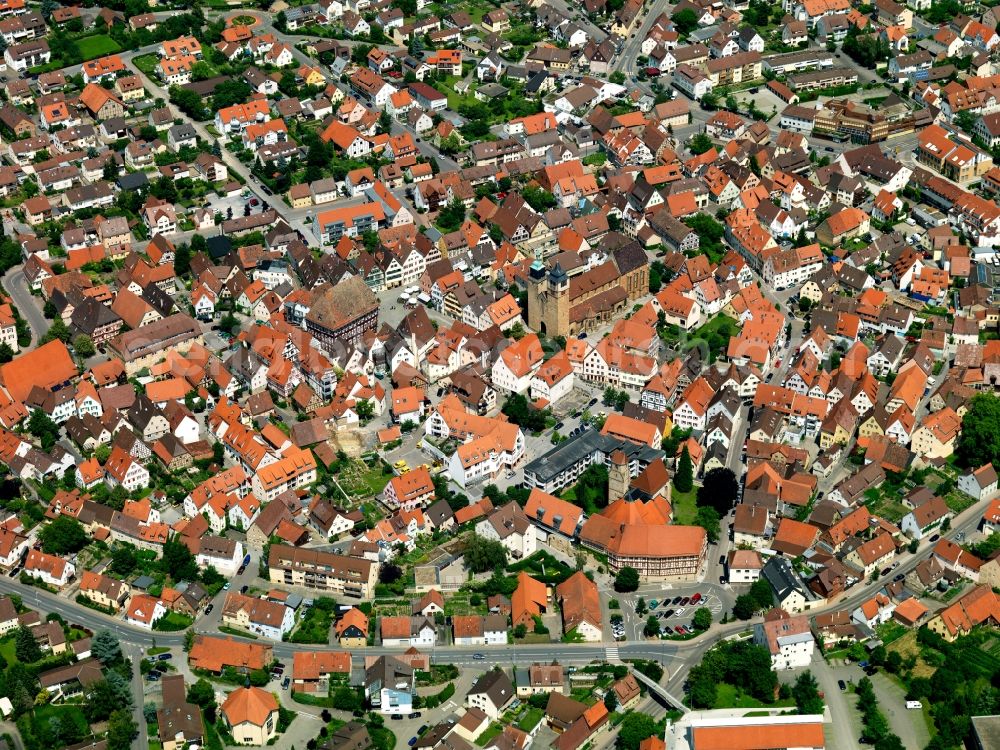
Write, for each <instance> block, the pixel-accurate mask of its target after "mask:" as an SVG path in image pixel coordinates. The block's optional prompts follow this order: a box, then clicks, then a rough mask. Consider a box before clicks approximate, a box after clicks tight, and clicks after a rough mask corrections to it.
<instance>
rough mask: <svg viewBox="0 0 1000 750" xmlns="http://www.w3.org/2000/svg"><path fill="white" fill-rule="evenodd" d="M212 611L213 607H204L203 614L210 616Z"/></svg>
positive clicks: (212, 605)
mask: <svg viewBox="0 0 1000 750" xmlns="http://www.w3.org/2000/svg"><path fill="white" fill-rule="evenodd" d="M213 609H215V605H214V604H209V605H208V606H207V607H205V614H206V615H208V614H211V613H212V610H213Z"/></svg>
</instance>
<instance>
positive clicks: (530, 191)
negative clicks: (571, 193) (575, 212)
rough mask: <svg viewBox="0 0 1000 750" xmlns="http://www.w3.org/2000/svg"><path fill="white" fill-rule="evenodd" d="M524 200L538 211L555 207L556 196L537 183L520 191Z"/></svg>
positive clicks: (541, 211) (542, 211)
mask: <svg viewBox="0 0 1000 750" xmlns="http://www.w3.org/2000/svg"><path fill="white" fill-rule="evenodd" d="M521 197H522V198H524V200H525V202H526V203H527V204H528V205H529V206H531V207H532V208H533V209H535V210H536V211H538V212H539V213H544V212H545V211H548V210H549V209H550V208H555V206H556V197H555V196H554V195H552V193H550V192H549V191H548V190H546V189H545V188H542V187H538V186H537V185H529V186H528V187H526V188H524V189H523V190H522V191H521Z"/></svg>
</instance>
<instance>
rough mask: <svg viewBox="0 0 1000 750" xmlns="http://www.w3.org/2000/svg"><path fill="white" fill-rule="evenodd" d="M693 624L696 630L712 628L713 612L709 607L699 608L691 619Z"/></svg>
mask: <svg viewBox="0 0 1000 750" xmlns="http://www.w3.org/2000/svg"><path fill="white" fill-rule="evenodd" d="M691 624H692V625H694V629H695V630H708V629H709V628H710V627H711V626H712V610H710V609H709V608H708V607H699V608H698V609H697V610H696V611H695V613H694V617H692V618H691Z"/></svg>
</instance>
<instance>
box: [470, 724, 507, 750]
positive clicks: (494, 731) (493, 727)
mask: <svg viewBox="0 0 1000 750" xmlns="http://www.w3.org/2000/svg"><path fill="white" fill-rule="evenodd" d="M502 731H503V727H502V726H501V725H500V723H499V722H496V721H494V722H493V723H492V724H490V725H489V726H488V727H486V729H485V731H483V733H482V734H481V735H479V736H478V737H476V744H477V745H479V747H486V745H487V744H489V741H490V740H492V739H493V738H494V737H496V736H497V735H498V734H500V732H502Z"/></svg>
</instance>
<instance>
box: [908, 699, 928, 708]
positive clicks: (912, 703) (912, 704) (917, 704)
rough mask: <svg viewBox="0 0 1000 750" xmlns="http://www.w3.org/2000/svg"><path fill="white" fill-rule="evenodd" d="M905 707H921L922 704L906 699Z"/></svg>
mask: <svg viewBox="0 0 1000 750" xmlns="http://www.w3.org/2000/svg"><path fill="white" fill-rule="evenodd" d="M906 707H907V708H923V707H924V704H923V703H921V702H920V701H906Z"/></svg>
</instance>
